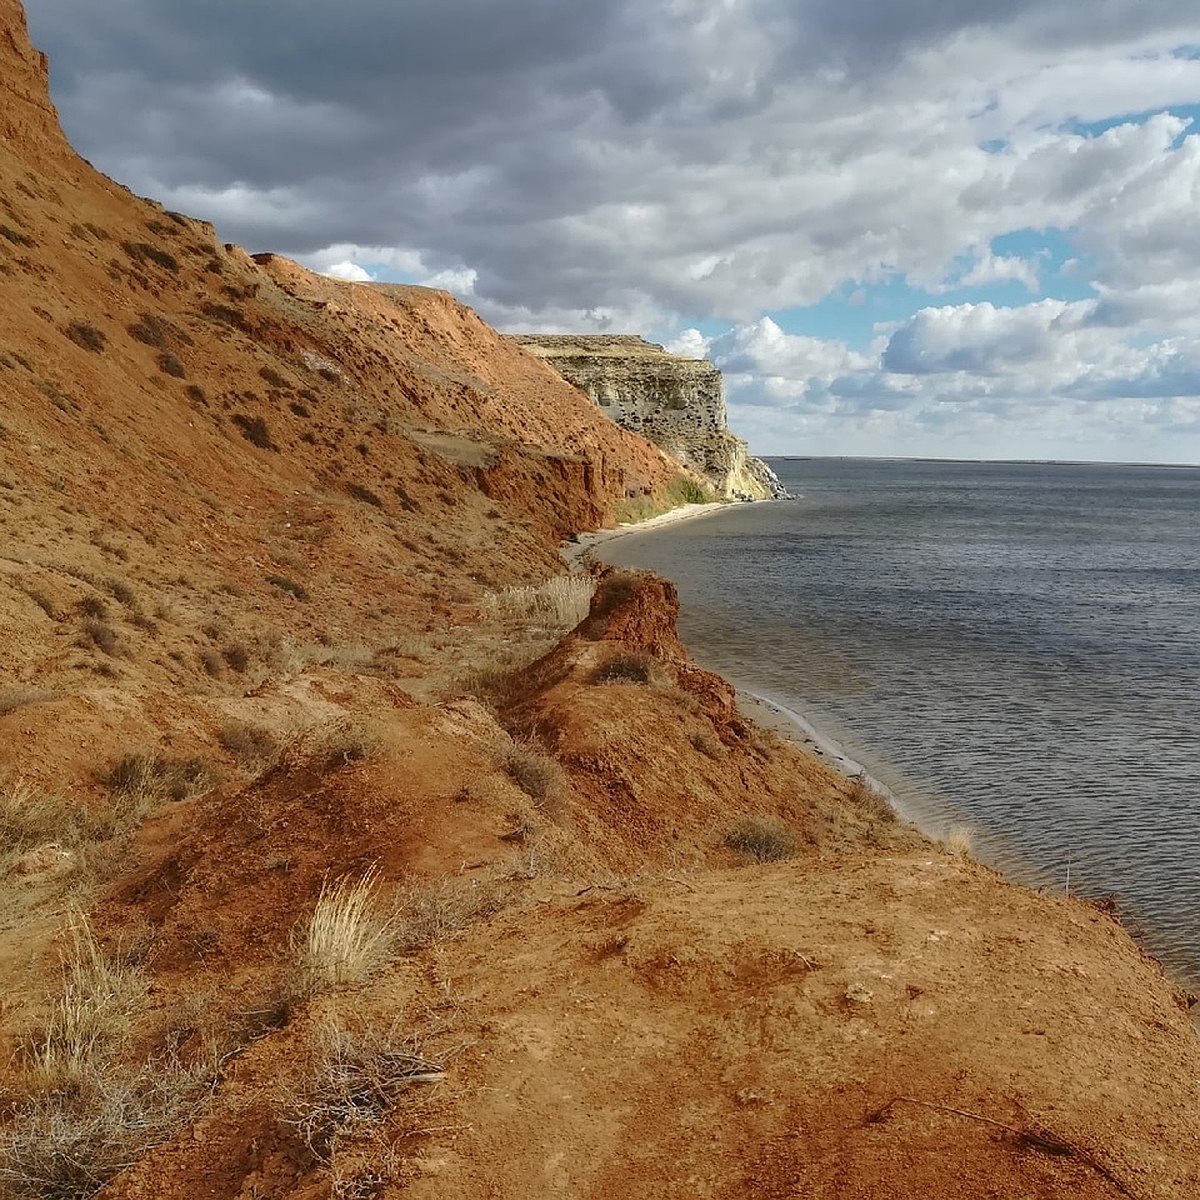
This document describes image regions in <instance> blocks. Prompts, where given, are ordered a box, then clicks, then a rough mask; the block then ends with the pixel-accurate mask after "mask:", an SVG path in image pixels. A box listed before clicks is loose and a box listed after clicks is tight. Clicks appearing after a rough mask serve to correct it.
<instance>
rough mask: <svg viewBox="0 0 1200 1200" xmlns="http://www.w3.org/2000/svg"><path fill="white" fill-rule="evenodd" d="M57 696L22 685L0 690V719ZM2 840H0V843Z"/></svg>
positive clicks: (42, 689) (45, 689) (55, 693)
mask: <svg viewBox="0 0 1200 1200" xmlns="http://www.w3.org/2000/svg"><path fill="white" fill-rule="evenodd" d="M57 696H58V693H57V692H52V691H50V690H49V689H48V688H39V687H27V686H26V685H24V684H14V685H13V686H11V687H4V688H0V717H2V716H4V715H5V714H6V713H10V712H12V711H13V710H14V709H18V708H24V707H25V706H26V705H27V704H44V703H45V702H46V701H47V700H54V699H56V698H57ZM2 840H3V839H2V838H0V841H2Z"/></svg>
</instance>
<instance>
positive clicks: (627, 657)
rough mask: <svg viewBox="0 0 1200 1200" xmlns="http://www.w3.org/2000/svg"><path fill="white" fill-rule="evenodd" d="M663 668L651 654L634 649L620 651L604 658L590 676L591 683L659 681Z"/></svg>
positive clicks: (662, 676) (662, 675)
mask: <svg viewBox="0 0 1200 1200" xmlns="http://www.w3.org/2000/svg"><path fill="white" fill-rule="evenodd" d="M663 678H664V673H663V670H662V668H661V667H660V666H659V665H658V663H657V662H655V661H654V659H653V658H651V656H650V655H649V654H646V653H644V652H638V651H633V650H625V651H618V652H617V653H616V654H612V655H610V656H609V657H608V658H607V659H605V660H604V662H602V663H601V664H600V665H599V666H598V667H597V668H596V669H595V670H594V671H593V672H592V673H591V675H589V676H588V682H589V683H658V682H660V681H661V680H662V679H663Z"/></svg>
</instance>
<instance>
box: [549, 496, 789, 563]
mask: <svg viewBox="0 0 1200 1200" xmlns="http://www.w3.org/2000/svg"><path fill="white" fill-rule="evenodd" d="M739 503H744V501H737V500H711V501H709V502H708V503H707V504H681V505H679V506H678V507H677V508H669V509H667V511H666V512H664V513H659V514H658V516H656V517H649V518H647V519H646V520H645V521H631V522H630V523H629V524H627V525H617V526H616V527H615V528H613V529H593V530H591V531H589V532H588V533H580V534H577V535H576V540H575V541H573V542H563V544H562V545H561V546H560V547H559V553H560V554H561V556H562V558H563V561H564V562H566V564H567V566H568V567H574V566H576V565H577V564H578V563H580V562H583V561H585V560H586V559H587V558H588V556H589V555H590V554H591V552H592V551H593V550H594V549H595V548H596V547H597V546H601V545H603V544H604V543H605V542H611V541H613V540H614V539H615V538H622V537H628V536H629V534H631V533H645V532H647V531H649V530H652V529H661V528H662V527H663V526H664V525H675V524H677V523H679V522H680V521H694V520H696V518H697V517H707V516H711V515H712V514H713V513H715V512H721V511H723V510H725V509H728V508H730V507H731V506H732V505H736V504H739ZM752 503H754V504H771V503H773V501H771V500H755V501H752Z"/></svg>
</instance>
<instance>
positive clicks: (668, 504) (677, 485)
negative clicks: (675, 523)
mask: <svg viewBox="0 0 1200 1200" xmlns="http://www.w3.org/2000/svg"><path fill="white" fill-rule="evenodd" d="M717 498H718V497H717V496H716V494H715V493H714V492H713V490H712V489H711V488H710V487H708V486H707V485H705V484H703V483H701V482H700V481H699V480H697V479H695V478H693V477H692V476H691V475H685V474H683V473H682V472H680V473H679V474H678V475H676V476H675V477H674V479H672V480H671V481H670V482H669V483H668V484H667V486H666V487H665V488H664V489H663V490H662V491H661V492H659V493H657V494H651V493H641V494H639V495H635V496H626V497H625V498H624V499H623V500H618V501H617V503H616V504H615V505H614V511H615V515H616V518H617V521H618V523H619V524H621V525H633V524H638V523H640V522H642V521H648V520H650V518H651V517H657V516H660V515H661V514H662V513H665V512H670V511H671V509H673V508H678V507H679V506H680V505H681V504H712V503H713V502H714V501H715V500H717Z"/></svg>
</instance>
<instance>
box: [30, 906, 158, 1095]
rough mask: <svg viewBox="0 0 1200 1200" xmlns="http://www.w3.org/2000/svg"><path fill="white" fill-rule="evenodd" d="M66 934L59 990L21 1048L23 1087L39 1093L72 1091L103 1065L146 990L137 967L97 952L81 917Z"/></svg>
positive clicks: (73, 917)
mask: <svg viewBox="0 0 1200 1200" xmlns="http://www.w3.org/2000/svg"><path fill="white" fill-rule="evenodd" d="M67 934H68V937H69V945H68V948H67V950H66V952H65V953H64V955H63V958H62V990H61V992H60V994H59V996H58V998H57V1000H56V1001H55V1003H54V1006H53V1007H52V1009H51V1010H50V1013H49V1014H48V1016H47V1017H46V1019H45V1022H44V1023H43V1025H42V1027H41V1028H40V1029H39V1030H37V1031H36V1032H35V1033H34V1034H33V1035H31V1037H30V1038H29V1040H28V1044H27V1047H26V1053H25V1067H26V1076H27V1083H28V1084H30V1085H32V1087H33V1088H34V1089H35V1090H37V1091H39V1092H40V1091H61V1090H63V1089H69V1088H72V1087H76V1086H78V1085H79V1083H80V1081H81V1080H83V1079H85V1078H86V1076H87V1075H88V1073H89V1072H90V1071H92V1070H95V1069H97V1068H101V1067H104V1066H105V1065H107V1064H108V1063H109V1062H110V1060H111V1059H112V1057H113V1056H114V1054H115V1052H116V1050H117V1049H118V1048H119V1047H121V1046H122V1045H124V1044H125V1043H126V1041H127V1040H128V1037H129V1031H130V1018H131V1015H132V1013H133V1011H134V1010H135V1009H136V1007H137V1006H138V1004H139V1003H140V1001H141V1000H142V998H143V997H144V996H145V995H146V991H147V986H148V984H147V980H146V977H145V974H144V973H143V972H142V970H141V968H140V967H138V966H137V965H135V964H133V963H131V962H129V961H128V960H127V959H125V958H123V957H122V956H121V955H120V954H115V955H114V954H109V953H107V952H106V951H105V950H104V949H103V948H102V947H101V946H100V944H99V943H98V942H97V941H96V937H95V934H94V933H93V932H92V928H91V925H90V924H89V923H88V921H87V918H86V917H85V916H84V915H83V914H82V913H80V912H78V911H73V912H71V913H70V914H69V917H68V926H67Z"/></svg>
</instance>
